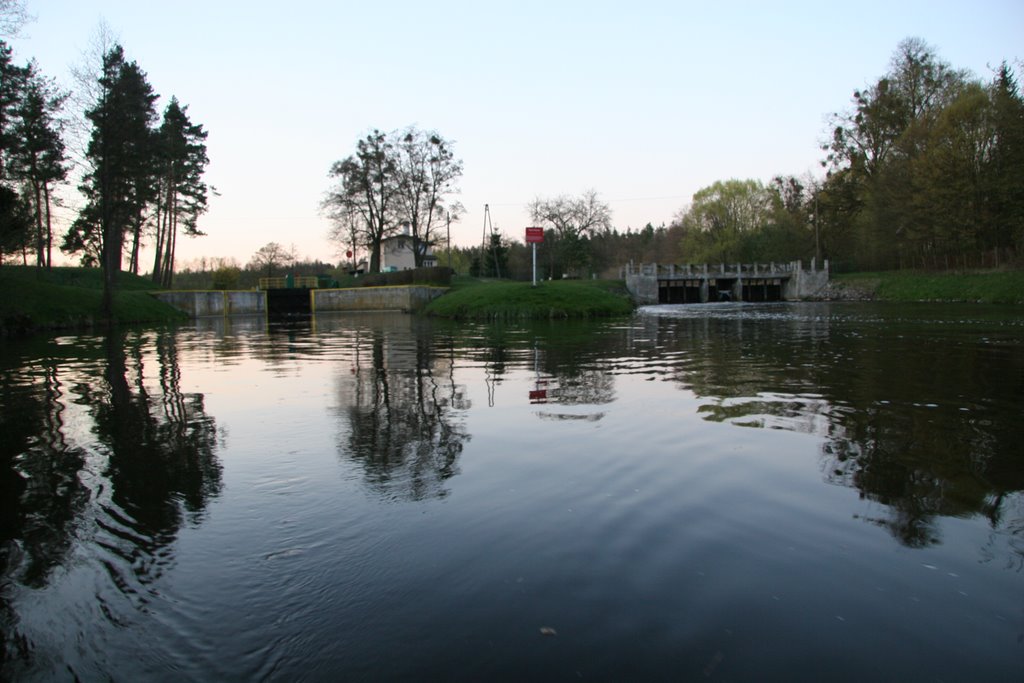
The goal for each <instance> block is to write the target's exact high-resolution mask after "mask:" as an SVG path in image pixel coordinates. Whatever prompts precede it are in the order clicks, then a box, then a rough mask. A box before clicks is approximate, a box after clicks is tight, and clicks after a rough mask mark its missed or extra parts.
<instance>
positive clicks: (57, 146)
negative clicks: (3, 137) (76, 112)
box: [9, 62, 68, 268]
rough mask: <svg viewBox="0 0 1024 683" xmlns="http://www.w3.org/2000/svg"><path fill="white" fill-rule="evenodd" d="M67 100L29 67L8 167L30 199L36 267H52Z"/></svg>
mask: <svg viewBox="0 0 1024 683" xmlns="http://www.w3.org/2000/svg"><path fill="white" fill-rule="evenodd" d="M66 98H67V95H65V94H63V93H60V92H58V91H57V89H56V87H55V86H54V85H53V83H52V82H51V81H48V80H47V79H45V78H43V76H42V75H41V74H40V73H39V69H38V67H37V66H36V65H35V63H34V62H33V63H30V64H29V65H28V68H27V70H26V72H25V82H24V91H23V93H22V98H21V101H20V103H19V106H18V109H17V115H18V118H17V120H16V122H15V125H14V132H15V140H14V143H15V144H14V146H13V149H12V150H11V155H10V158H9V166H10V169H11V173H12V175H13V176H14V177H15V178H17V179H18V180H20V181H21V182H22V183H23V184H24V186H25V187H26V189H27V191H28V193H29V195H30V202H31V205H32V214H33V223H34V228H35V240H34V241H35V248H36V263H37V265H39V266H40V267H42V266H45V267H47V268H49V267H50V265H51V255H52V250H53V229H52V228H53V222H52V219H51V208H52V203H53V199H52V196H51V191H52V190H53V187H54V185H55V184H57V183H60V182H62V181H64V180H65V179H66V178H67V174H68V168H67V165H66V162H67V155H66V153H65V148H64V141H63V139H62V138H61V129H60V123H59V119H58V115H59V112H60V108H61V106H62V105H63V103H64V100H65V99H66Z"/></svg>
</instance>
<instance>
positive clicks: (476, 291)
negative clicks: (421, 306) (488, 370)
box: [426, 277, 633, 320]
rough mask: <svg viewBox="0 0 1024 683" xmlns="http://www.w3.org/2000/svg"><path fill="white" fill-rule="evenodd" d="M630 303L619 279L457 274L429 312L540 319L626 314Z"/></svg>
mask: <svg viewBox="0 0 1024 683" xmlns="http://www.w3.org/2000/svg"><path fill="white" fill-rule="evenodd" d="M632 310H633V303H632V301H631V299H630V297H629V293H628V292H627V291H626V287H625V285H624V284H623V283H622V282H621V281H614V280H559V281H550V282H540V283H538V285H537V286H536V287H534V286H533V285H532V284H531V283H529V282H509V281H504V280H481V279H477V278H472V277H461V278H456V279H454V280H453V282H452V289H451V291H449V292H448V293H447V294H445V295H444V296H442V297H440V298H438V299H435V300H434V301H432V302H430V304H429V305H428V306H427V308H426V313H427V314H428V315H433V316H439V317H445V318H455V319H458V320H527V319H532V320H539V319H548V318H597V317H608V316H616V315H627V314H629V313H630V312H632Z"/></svg>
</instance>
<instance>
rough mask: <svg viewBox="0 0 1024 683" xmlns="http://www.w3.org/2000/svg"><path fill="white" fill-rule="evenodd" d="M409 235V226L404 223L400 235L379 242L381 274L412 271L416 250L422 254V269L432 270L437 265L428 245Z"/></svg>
mask: <svg viewBox="0 0 1024 683" xmlns="http://www.w3.org/2000/svg"><path fill="white" fill-rule="evenodd" d="M409 233H410V229H409V224H408V223H405V224H404V225H403V226H402V232H401V234H398V235H392V236H391V237H385V238H384V239H382V240H381V241H380V269H381V272H384V273H388V272H390V273H393V272H396V271H399V270H412V269H413V268H415V267H416V253H415V250H417V249H418V250H420V253H421V254H423V260H422V263H423V267H424V268H432V267H434V266H436V265H437V257H435V256H434V252H433V250H432V249H431V247H430V245H429V244H427V243H425V242H423V241H422V240H420V239H418V238H415V237H413V236H412V235H411V234H409Z"/></svg>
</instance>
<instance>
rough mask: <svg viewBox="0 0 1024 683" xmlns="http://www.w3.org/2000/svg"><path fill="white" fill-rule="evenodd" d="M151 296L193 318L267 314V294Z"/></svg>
mask: <svg viewBox="0 0 1024 683" xmlns="http://www.w3.org/2000/svg"><path fill="white" fill-rule="evenodd" d="M153 296H155V297H156V298H157V299H159V300H160V301H163V302H164V303H165V304H169V305H171V306H174V307H175V308H177V309H178V310H179V311H184V312H185V313H188V314H189V315H190V316H192V317H193V318H205V317H209V316H214V315H262V314H265V313H266V312H267V293H266V292H259V291H255V290H244V291H228V290H182V291H172V292H153Z"/></svg>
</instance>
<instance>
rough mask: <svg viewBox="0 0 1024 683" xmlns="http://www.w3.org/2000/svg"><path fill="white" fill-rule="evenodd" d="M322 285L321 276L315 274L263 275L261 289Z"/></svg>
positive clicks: (304, 287) (300, 287)
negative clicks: (296, 275)
mask: <svg viewBox="0 0 1024 683" xmlns="http://www.w3.org/2000/svg"><path fill="white" fill-rule="evenodd" d="M319 286H320V278H318V277H317V276H315V275H309V276H305V275H303V276H299V277H293V276H291V275H286V276H284V277H261V278H260V281H259V287H258V288H259V289H261V290H266V289H316V288H317V287H319Z"/></svg>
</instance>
